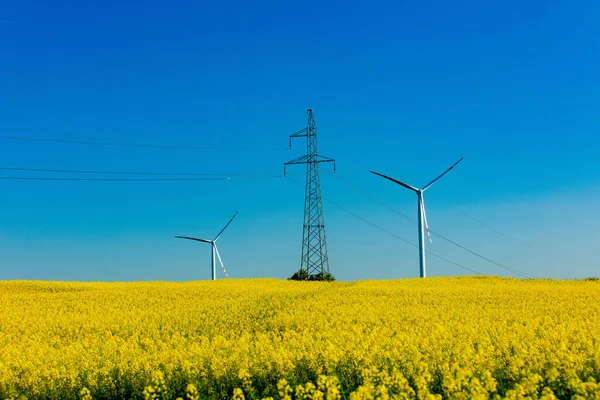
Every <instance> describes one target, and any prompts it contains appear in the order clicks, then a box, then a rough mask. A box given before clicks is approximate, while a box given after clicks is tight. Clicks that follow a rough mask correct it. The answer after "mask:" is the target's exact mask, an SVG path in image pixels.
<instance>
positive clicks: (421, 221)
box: [369, 157, 463, 278]
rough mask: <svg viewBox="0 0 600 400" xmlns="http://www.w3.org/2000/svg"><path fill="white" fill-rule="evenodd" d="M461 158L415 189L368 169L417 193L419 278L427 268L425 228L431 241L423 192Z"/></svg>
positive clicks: (423, 275)
mask: <svg viewBox="0 0 600 400" xmlns="http://www.w3.org/2000/svg"><path fill="white" fill-rule="evenodd" d="M462 159H463V157H461V158H460V160H458V161H457V162H455V163H454V164H453V165H452V166H451V167H450V168H448V169H447V170H445V171H444V172H443V173H442V174H441V175H440V176H438V177H437V178H435V179H434V180H432V181H431V182H429V183H428V184H427V185H425V186H424V187H423V188H422V189H417V188H416V187H414V186H411V185H409V184H406V183H404V182H400V181H399V180H396V179H394V178H390V177H389V176H387V175H383V174H380V173H379V172H375V171H369V172H370V173H372V174H375V175H379V176H381V177H383V178H385V179H389V180H390V181H392V182H394V183H397V184H398V185H400V186H404V187H405V188H407V189H409V190H412V191H413V192H415V193H416V194H417V199H418V207H417V210H418V224H417V225H418V229H419V265H420V271H419V272H420V276H421V278H425V277H426V276H427V270H426V267H425V230H427V236H428V237H429V243H432V241H431V234H430V233H429V226H428V225H427V214H426V213H425V202H424V200H423V192H425V191H426V190H427V189H429V188H430V187H431V185H433V184H434V183H435V182H437V181H438V180H439V179H440V178H441V177H442V176H444V175H446V174H447V173H448V172H450V170H451V169H452V168H454V167H456V165H457V164H458V163H459V162H461V161H462Z"/></svg>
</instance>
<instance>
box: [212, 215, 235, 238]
mask: <svg viewBox="0 0 600 400" xmlns="http://www.w3.org/2000/svg"><path fill="white" fill-rule="evenodd" d="M237 213H238V212H237V211H236V212H235V214H233V217H231V219H230V220H229V222H228V223H227V225H225V227H224V228H223V229H221V232H219V234H218V235H217V237H215V239H214V241H215V242H216V241H217V239H218V238H219V237H220V236H221V235H222V234H223V232H225V229H227V227H228V226H229V224H230V223H231V221H233V219H234V218H235V216H236V215H237Z"/></svg>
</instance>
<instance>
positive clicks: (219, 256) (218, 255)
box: [213, 244, 229, 278]
mask: <svg viewBox="0 0 600 400" xmlns="http://www.w3.org/2000/svg"><path fill="white" fill-rule="evenodd" d="M213 246H215V252H216V253H217V257H218V258H219V262H220V263H221V269H222V270H223V273H224V274H225V276H226V277H227V278H229V275H227V271H225V266H224V265H223V260H221V255H220V254H219V249H218V248H217V245H216V244H214V245H213Z"/></svg>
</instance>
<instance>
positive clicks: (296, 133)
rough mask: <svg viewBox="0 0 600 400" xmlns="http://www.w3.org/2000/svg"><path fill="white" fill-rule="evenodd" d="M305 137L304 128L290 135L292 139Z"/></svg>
mask: <svg viewBox="0 0 600 400" xmlns="http://www.w3.org/2000/svg"><path fill="white" fill-rule="evenodd" d="M303 136H306V128H302V129H300V130H299V131H298V132H294V133H292V134H291V135H290V137H291V138H293V137H303Z"/></svg>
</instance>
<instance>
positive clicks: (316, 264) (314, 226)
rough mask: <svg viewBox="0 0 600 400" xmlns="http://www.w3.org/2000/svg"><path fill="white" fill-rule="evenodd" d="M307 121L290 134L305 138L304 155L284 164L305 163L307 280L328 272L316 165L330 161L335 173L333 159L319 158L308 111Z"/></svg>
mask: <svg viewBox="0 0 600 400" xmlns="http://www.w3.org/2000/svg"><path fill="white" fill-rule="evenodd" d="M307 114H308V122H307V124H306V128H304V129H301V130H299V131H298V132H296V133H294V134H292V135H290V149H291V148H292V138H299V137H306V155H303V156H300V157H298V158H296V159H294V160H291V161H288V162H286V163H285V164H284V165H283V174H284V175H285V174H286V166H287V165H292V164H306V188H305V197H304V230H303V233H302V259H301V263H300V269H301V270H304V271H306V272H307V273H308V276H309V279H311V278H312V279H314V278H316V277H317V276H318V275H319V274H322V273H325V272H329V258H328V256H327V243H326V241H325V221H324V217H323V202H322V197H321V183H320V179H319V163H322V162H332V163H333V171H334V172H335V160H334V159H332V158H327V157H323V156H320V155H319V152H318V149H317V124H316V123H315V116H314V115H313V112H312V110H311V109H309V110H307Z"/></svg>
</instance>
